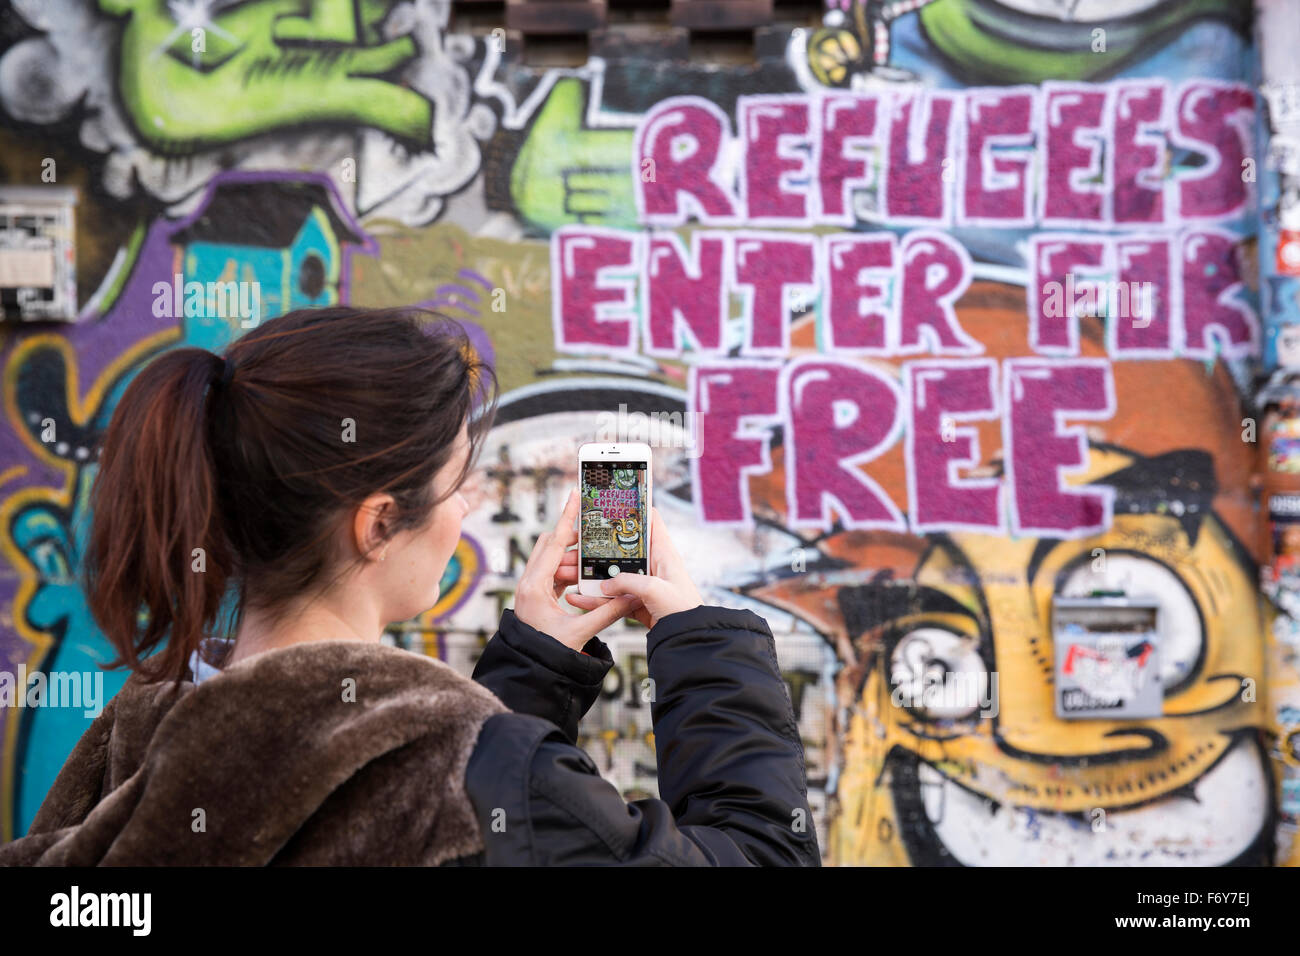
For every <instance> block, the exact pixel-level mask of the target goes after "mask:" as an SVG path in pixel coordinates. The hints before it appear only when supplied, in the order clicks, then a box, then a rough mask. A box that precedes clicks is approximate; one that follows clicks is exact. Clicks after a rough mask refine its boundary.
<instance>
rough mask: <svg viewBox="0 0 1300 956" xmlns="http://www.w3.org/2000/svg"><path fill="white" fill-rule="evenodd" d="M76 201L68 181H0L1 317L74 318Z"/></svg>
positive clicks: (37, 319)
mask: <svg viewBox="0 0 1300 956" xmlns="http://www.w3.org/2000/svg"><path fill="white" fill-rule="evenodd" d="M76 204H77V191H76V189H73V188H72V187H70V186H0V315H3V317H4V319H5V320H6V321H19V322H32V321H63V322H75V321H76V318H77V254H76V243H75V241H74V238H75V219H74V216H73V211H74V209H75V207H76Z"/></svg>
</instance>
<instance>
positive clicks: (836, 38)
mask: <svg viewBox="0 0 1300 956" xmlns="http://www.w3.org/2000/svg"><path fill="white" fill-rule="evenodd" d="M861 59H862V46H861V44H859V43H858V38H857V37H856V36H854V35H853V32H852V31H851V30H844V29H822V30H818V31H816V32H815V33H814V34H813V35H812V38H811V39H810V40H809V41H808V65H809V67H811V68H812V71H813V76H815V77H817V79H818V81H819V82H821V83H822V84H824V85H826V86H848V85H849V80H850V79H852V76H853V70H854V67H855V65H856V64H857V63H859V61H861Z"/></svg>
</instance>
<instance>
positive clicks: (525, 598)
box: [515, 489, 641, 651]
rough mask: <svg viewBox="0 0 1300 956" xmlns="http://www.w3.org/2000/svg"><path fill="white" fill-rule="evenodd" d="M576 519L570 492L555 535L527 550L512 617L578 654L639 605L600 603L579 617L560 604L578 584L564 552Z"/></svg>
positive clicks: (622, 600) (573, 537) (574, 558)
mask: <svg viewBox="0 0 1300 956" xmlns="http://www.w3.org/2000/svg"><path fill="white" fill-rule="evenodd" d="M577 517H578V492H577V489H574V490H573V491H572V492H571V493H570V494H569V500H568V501H567V502H565V505H564V513H563V514H561V515H560V521H559V523H558V524H557V525H556V526H555V530H554V531H548V532H547V533H546V534H544V535H542V536H541V537H540V538H538V539H537V544H535V545H533V553H532V554H531V555H530V556H529V558H528V563H527V564H526V565H524V573H523V577H521V578H520V579H519V587H518V589H517V590H516V591H515V616H516V617H518V618H519V620H521V621H523V622H524V623H525V624H527V625H529V626H530V627H534V628H536V629H537V630H539V631H541V632H542V633H543V634H549V635H550V636H551V637H553V638H555V639H556V640H557V641H559V642H560V643H561V644H564V645H565V646H566V647H571V648H573V650H575V651H581V650H582V649H583V647H585V646H586V644H587V642H588V641H589V640H591V639H592V638H593V637H595V636H596V635H597V634H599V633H600V632H601V631H603V630H604V629H605V628H607V627H609V625H611V624H613V623H614V622H615V621H618V620H620V619H622V618H625V617H631V616H632V615H633V614H634V613H635V612H636V611H637V609H638V608H640V606H641V599H640V598H638V597H631V596H625V597H617V598H604V599H600V606H599V607H595V608H592V609H591V610H589V611H587V612H586V613H583V614H570V613H569V612H568V611H566V610H565V609H564V606H563V605H561V604H560V597H561V595H563V594H564V592H565V589H566V588H568V587H569V586H570V585H572V584H576V583H577V581H578V552H577V551H569V550H568V549H569V547H570V546H572V545H574V544H576V543H577V541H578V529H577V527H576V522H577Z"/></svg>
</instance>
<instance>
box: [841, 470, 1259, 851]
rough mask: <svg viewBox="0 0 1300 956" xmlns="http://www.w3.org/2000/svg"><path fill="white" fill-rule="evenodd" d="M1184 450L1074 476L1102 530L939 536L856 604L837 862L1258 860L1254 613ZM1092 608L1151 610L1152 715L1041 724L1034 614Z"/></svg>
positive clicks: (1250, 592)
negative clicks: (1073, 605)
mask: <svg viewBox="0 0 1300 956" xmlns="http://www.w3.org/2000/svg"><path fill="white" fill-rule="evenodd" d="M1197 455H1198V453H1173V454H1171V455H1165V456H1161V458H1160V459H1135V458H1132V457H1130V456H1127V455H1124V454H1121V453H1118V452H1103V451H1099V450H1097V449H1093V453H1092V458H1091V465H1090V469H1089V473H1088V475H1086V476H1081V477H1080V481H1085V480H1091V481H1098V482H1104V483H1113V484H1114V486H1115V487H1116V488H1117V497H1116V506H1115V517H1114V521H1113V524H1112V526H1111V528H1110V529H1109V531H1107V532H1106V533H1105V534H1103V535H1099V536H1096V537H1092V538H1088V539H1086V540H1073V541H1071V540H1048V539H1032V538H1025V539H1019V540H1013V539H1007V538H998V537H993V536H987V535H977V534H954V535H953V536H951V537H950V538H940V539H937V540H936V541H935V542H934V544H933V545H932V547H931V548H930V549H929V550H928V551H927V553H926V554H925V556H924V557H923V558H922V559H921V561H920V564H919V566H918V568H917V570H916V573H915V576H914V579H913V581H912V582H909V583H908V584H906V585H894V586H893V587H892V588H890V590H891V591H892V594H890V595H885V596H883V597H882V596H881V595H880V594H877V595H875V596H873V598H872V599H871V602H870V603H871V605H872V606H873V607H874V608H876V610H877V615H876V617H877V619H876V620H867V621H866V627H859V628H857V630H858V633H859V635H861V634H863V633H867V632H870V633H871V636H872V638H873V639H878V641H879V643H878V644H877V645H876V650H875V654H874V664H873V666H872V667H871V669H870V671H869V672H868V673H867V675H866V677H865V680H864V681H863V683H862V686H861V692H860V694H859V695H858V697H857V705H856V707H855V708H854V713H853V715H852V717H851V719H850V721H849V727H848V734H847V740H846V754H845V771H844V774H843V775H842V777H841V779H840V784H839V788H838V789H839V792H840V793H841V794H842V797H841V801H842V805H841V812H840V814H839V815H838V817H837V819H836V821H835V824H834V826H833V829H832V844H833V846H832V855H833V857H834V861H835V862H838V863H913V864H921V865H926V864H930V865H934V864H939V865H942V864H964V865H998V864H1020V865H1041V864H1047V865H1076V866H1086V865H1104V866H1114V865H1144V866H1146V865H1180V864H1187V865H1219V864H1230V863H1238V864H1240V863H1244V862H1265V861H1266V860H1267V854H1268V853H1269V845H1270V843H1271V840H1270V839H1269V836H1268V834H1269V830H1268V821H1269V817H1270V806H1271V796H1270V795H1271V790H1272V784H1271V781H1270V775H1269V770H1268V764H1267V761H1266V758H1265V755H1264V752H1263V749H1262V748H1261V746H1260V743H1259V739H1258V733H1257V731H1256V727H1258V726H1259V725H1260V724H1262V723H1263V722H1264V716H1263V713H1262V710H1263V708H1262V707H1261V706H1260V705H1259V704H1257V703H1255V702H1254V693H1253V689H1254V687H1255V686H1256V685H1257V684H1259V683H1260V679H1261V669H1262V666H1263V659H1262V658H1263V652H1262V645H1261V642H1260V641H1259V639H1258V636H1259V634H1260V632H1261V627H1262V625H1261V622H1260V608H1259V605H1258V596H1257V591H1256V587H1255V582H1254V575H1253V573H1252V570H1251V562H1250V560H1249V558H1248V557H1247V556H1246V555H1245V552H1244V551H1243V550H1242V548H1241V546H1240V544H1239V543H1238V542H1237V541H1236V540H1235V539H1234V538H1233V536H1232V534H1231V533H1230V532H1229V531H1228V529H1227V528H1226V527H1225V526H1224V525H1223V524H1222V523H1221V522H1220V521H1219V520H1218V518H1217V517H1215V515H1214V514H1213V512H1212V511H1211V510H1210V507H1209V502H1210V500H1211V499H1212V497H1213V494H1212V489H1213V482H1214V479H1213V470H1212V465H1211V464H1210V462H1209V456H1208V455H1201V456H1200V458H1199V459H1198V457H1197ZM1198 464H1201V465H1206V466H1207V467H1206V468H1205V469H1204V470H1203V471H1198ZM876 587H877V589H879V587H880V586H876ZM1094 591H1123V592H1124V593H1126V594H1128V595H1130V596H1134V597H1139V596H1140V597H1150V598H1155V599H1157V601H1158V603H1159V606H1160V615H1161V618H1160V626H1159V633H1160V654H1159V658H1158V660H1159V665H1158V666H1159V672H1160V676H1161V682H1162V685H1163V692H1164V706H1163V714H1162V716H1160V717H1158V718H1153V719H1073V720H1070V719H1063V718H1060V717H1057V716H1056V712H1055V703H1054V693H1055V686H1054V679H1055V666H1054V647H1053V640H1052V633H1051V628H1050V623H1049V622H1050V620H1051V607H1052V600H1053V597H1054V596H1056V595H1061V596H1073V597H1078V596H1085V595H1087V594H1089V593H1091V592H1094ZM958 678H959V679H958ZM945 686H947V687H948V688H949V689H951V688H961V687H964V688H966V691H967V692H965V693H957V694H954V693H951V692H948V693H938V692H937V689H938V688H942V687H945ZM917 687H929V688H932V689H934V690H935V691H936V692H933V693H929V694H916V693H912V692H911V690H914V689H915V688H917ZM881 785H884V788H885V789H884V790H881V789H880V787H881Z"/></svg>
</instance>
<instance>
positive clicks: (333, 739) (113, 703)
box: [0, 640, 506, 866]
mask: <svg viewBox="0 0 1300 956" xmlns="http://www.w3.org/2000/svg"><path fill="white" fill-rule="evenodd" d="M189 676H191V677H192V676H193V675H192V674H190V675H189ZM505 710H506V707H505V705H504V704H502V703H501V701H500V700H499V699H498V698H497V697H496V696H495V695H493V694H492V693H491V692H490V691H488V690H487V689H486V688H484V687H482V686H481V685H479V684H477V683H475V682H474V681H472V680H470V679H469V678H467V677H464V676H462V675H461V674H459V673H457V672H456V671H455V670H454V669H453V668H452V667H450V666H449V665H447V664H445V663H443V662H441V661H439V660H436V659H434V658H430V657H425V656H423V655H420V654H415V653H412V652H410V651H404V650H401V649H398V648H395V647H389V646H387V645H383V644H371V643H365V642H361V641H355V640H323V641H313V642H310V643H305V644H295V645H292V646H289V647H284V648H277V649H275V650H272V651H266V652H263V653H261V654H256V655H254V656H252V657H248V658H245V659H244V660H241V661H238V662H236V663H235V664H232V665H230V666H229V667H227V668H226V669H225V670H223V671H221V672H219V673H217V674H215V675H212V676H210V677H208V678H207V679H205V680H203V681H202V683H200V684H197V685H196V684H195V683H193V681H192V680H186V681H182V682H181V683H180V684H173V683H172V682H165V683H158V684H146V683H144V682H142V681H139V680H138V679H137V676H136V675H132V676H131V677H130V678H129V679H128V680H127V682H126V684H125V686H124V687H123V688H122V690H121V691H120V692H119V693H118V694H117V695H116V696H115V697H114V698H113V699H112V700H110V701H109V702H108V704H107V706H106V707H105V709H104V712H103V713H102V714H100V716H99V717H97V718H96V719H95V722H94V723H93V724H92V725H91V726H90V728H89V729H88V730H87V731H86V733H85V735H84V736H83V737H82V738H81V740H80V741H79V742H78V743H77V746H76V748H75V749H74V750H73V752H72V754H71V755H70V756H69V757H68V760H67V762H66V763H65V764H64V767H63V769H62V770H61V771H60V773H59V776H58V778H57V779H56V780H55V782H54V785H53V786H52V787H51V788H50V791H49V793H48V794H47V796H46V798H45V801H44V803H43V804H42V805H41V808H40V810H39V811H38V812H37V814H36V817H35V819H34V820H33V822H32V826H31V829H30V831H29V833H28V835H27V836H25V837H23V838H21V839H19V840H15V841H14V842H12V843H9V844H6V845H4V846H0V864H19V865H31V864H43V865H56V866H57V865H72V866H93V865H137V866H139V865H144V866H154V865H160V866H176V865H234V866H247V865H251V866H258V865H266V864H275V865H292V864H297V865H326V866H330V865H348V864H353V865H392V864H398V865H401V864H414V865H428V866H435V865H438V864H440V863H442V862H445V861H447V860H449V859H452V858H455V857H459V856H465V855H469V854H473V853H476V852H478V851H480V850H481V849H482V846H483V841H482V835H481V833H480V831H479V827H478V823H477V821H476V819H475V816H474V813H473V808H472V807H471V805H470V803H469V800H468V797H467V796H466V794H465V790H464V771H465V765H466V763H467V762H468V760H469V756H470V753H471V752H472V750H473V748H474V744H475V743H476V741H477V739H478V734H479V730H480V728H481V727H482V724H483V721H485V720H486V719H487V718H488V717H490V716H491V715H493V714H495V713H500V712H503V711H505Z"/></svg>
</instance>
